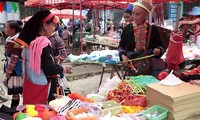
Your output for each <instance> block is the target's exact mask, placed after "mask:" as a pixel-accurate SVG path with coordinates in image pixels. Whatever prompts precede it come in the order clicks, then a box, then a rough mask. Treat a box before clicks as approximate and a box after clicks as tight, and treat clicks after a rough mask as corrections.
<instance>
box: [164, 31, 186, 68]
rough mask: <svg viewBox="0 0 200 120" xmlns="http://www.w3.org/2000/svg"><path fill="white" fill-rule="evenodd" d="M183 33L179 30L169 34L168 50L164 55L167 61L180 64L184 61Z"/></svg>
mask: <svg viewBox="0 0 200 120" xmlns="http://www.w3.org/2000/svg"><path fill="white" fill-rule="evenodd" d="M182 36H183V33H182V32H181V31H178V32H174V31H172V32H171V34H170V42H169V46H168V51H167V55H166V61H167V63H172V64H180V63H182V62H184V61H185V59H184V56H183V50H182V47H183V45H182V38H183V37H182Z"/></svg>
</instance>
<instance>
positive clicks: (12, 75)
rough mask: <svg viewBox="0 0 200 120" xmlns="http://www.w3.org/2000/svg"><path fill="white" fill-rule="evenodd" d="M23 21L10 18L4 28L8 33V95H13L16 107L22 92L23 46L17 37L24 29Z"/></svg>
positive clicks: (6, 53)
mask: <svg viewBox="0 0 200 120" xmlns="http://www.w3.org/2000/svg"><path fill="white" fill-rule="evenodd" d="M22 24H23V23H22V22H21V21H16V20H10V21H8V22H7V23H6V27H5V29H4V31H5V34H6V35H8V38H7V39H6V43H5V56H6V58H8V62H7V65H5V67H6V68H5V73H6V79H7V80H6V81H5V83H6V85H7V87H8V95H12V101H11V107H16V106H18V104H19V100H20V95H19V94H21V93H22V85H23V79H22V58H21V52H22V46H21V45H20V44H19V43H17V42H16V38H17V37H18V36H19V33H20V32H21V30H22V27H21V25H22Z"/></svg>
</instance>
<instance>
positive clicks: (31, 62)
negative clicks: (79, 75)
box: [17, 10, 71, 104]
mask: <svg viewBox="0 0 200 120" xmlns="http://www.w3.org/2000/svg"><path fill="white" fill-rule="evenodd" d="M57 22H58V19H56V17H55V16H54V15H53V14H52V13H51V12H50V11H49V10H41V11H39V12H37V13H36V14H35V15H33V17H32V18H31V19H30V20H29V21H28V22H27V23H26V25H25V26H24V28H23V30H22V32H21V34H20V35H19V37H18V39H17V41H18V42H19V43H21V44H22V45H24V49H23V51H22V57H23V61H24V86H23V104H47V99H48V95H49V88H50V85H51V81H52V80H54V78H55V77H57V74H62V73H71V67H69V66H61V65H58V64H57V63H56V59H55V57H54V56H53V53H52V47H51V46H52V45H51V42H50V40H49V39H48V37H50V36H51V35H52V33H53V32H54V31H55V27H56V24H57Z"/></svg>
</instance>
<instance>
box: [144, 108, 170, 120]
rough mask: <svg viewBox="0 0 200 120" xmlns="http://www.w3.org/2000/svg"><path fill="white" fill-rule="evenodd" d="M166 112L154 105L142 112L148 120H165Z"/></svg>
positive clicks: (164, 109)
mask: <svg viewBox="0 0 200 120" xmlns="http://www.w3.org/2000/svg"><path fill="white" fill-rule="evenodd" d="M167 113H168V110H167V109H166V108H164V107H161V106H159V105H154V106H152V107H150V108H148V109H146V110H144V111H143V112H142V114H143V115H144V116H145V117H146V118H147V119H148V120H164V119H166V118H167Z"/></svg>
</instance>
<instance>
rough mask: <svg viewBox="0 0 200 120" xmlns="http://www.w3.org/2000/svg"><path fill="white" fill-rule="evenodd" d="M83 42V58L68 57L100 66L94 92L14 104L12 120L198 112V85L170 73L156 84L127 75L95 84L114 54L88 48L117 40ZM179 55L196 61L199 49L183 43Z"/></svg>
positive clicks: (121, 119) (115, 59)
mask: <svg viewBox="0 0 200 120" xmlns="http://www.w3.org/2000/svg"><path fill="white" fill-rule="evenodd" d="M80 39H81V38H80ZM84 42H85V44H87V45H86V46H87V47H88V48H87V49H86V51H89V52H88V53H89V54H81V55H79V56H75V55H72V54H71V55H69V56H68V58H69V59H70V61H71V63H72V64H76V65H77V64H91V65H92V64H100V65H102V68H103V70H102V76H101V79H100V83H99V91H98V92H97V93H93V94H92V93H91V94H89V95H87V96H82V95H80V94H78V93H71V94H68V95H67V96H57V98H56V99H55V100H53V101H51V102H50V103H49V104H48V105H20V106H18V108H17V111H18V112H16V113H15V114H14V115H13V117H14V119H16V120H22V119H24V120H26V119H37V120H48V119H51V120H56V119H59V120H66V119H68V120H97V119H98V120H126V119H131V120H137V119H139V120H145V119H149V120H151V119H152V120H164V119H169V120H174V119H175V120H183V119H187V118H189V117H190V116H191V115H195V114H200V113H199V111H200V103H199V99H200V87H199V86H198V85H196V84H195V85H191V84H190V83H185V82H183V81H182V80H181V79H180V78H178V77H176V76H175V75H174V74H173V73H172V72H171V73H169V74H168V75H167V76H165V77H163V79H161V81H159V80H158V79H157V78H155V77H153V76H150V75H140V76H129V77H125V79H122V78H121V76H120V75H119V74H118V77H113V78H112V79H110V80H109V81H107V82H106V83H105V84H104V85H101V81H102V77H103V73H104V68H105V67H106V65H112V66H114V67H115V66H116V65H118V64H119V63H120V60H119V55H118V52H117V51H116V50H103V51H90V49H93V48H91V47H92V46H99V47H100V46H103V47H105V48H106V47H111V48H116V47H117V46H118V43H119V40H118V39H113V38H108V37H100V36H95V38H94V36H92V37H90V36H87V35H86V36H85V38H83V43H84ZM89 44H91V45H89ZM166 48H167V46H166ZM93 50H94V49H93ZM183 52H184V57H185V58H187V59H197V58H199V56H200V55H199V53H200V51H199V49H193V48H191V47H190V45H189V46H188V44H185V45H184V46H183ZM191 52H194V53H192V55H194V56H191ZM186 53H188V54H186ZM163 59H165V58H163ZM116 71H117V69H116ZM197 71H198V70H197Z"/></svg>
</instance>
